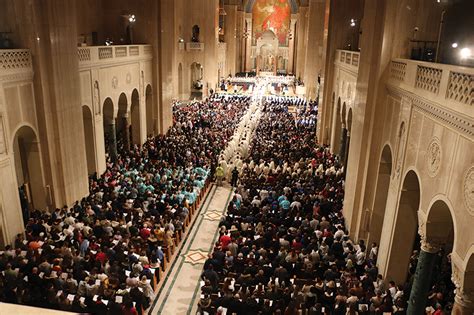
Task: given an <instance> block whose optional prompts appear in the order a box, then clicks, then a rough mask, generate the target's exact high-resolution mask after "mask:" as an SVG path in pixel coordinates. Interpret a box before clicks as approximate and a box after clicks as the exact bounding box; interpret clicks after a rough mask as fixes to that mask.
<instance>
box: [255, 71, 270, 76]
mask: <svg viewBox="0 0 474 315" xmlns="http://www.w3.org/2000/svg"><path fill="white" fill-rule="evenodd" d="M258 75H259V76H261V77H273V76H274V74H273V71H260V72H259V73H258Z"/></svg>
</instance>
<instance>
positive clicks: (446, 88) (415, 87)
mask: <svg viewBox="0 0 474 315" xmlns="http://www.w3.org/2000/svg"><path fill="white" fill-rule="evenodd" d="M390 83H391V84H392V85H395V86H398V87H399V88H401V89H404V90H408V91H409V92H412V93H414V94H417V95H420V96H422V97H423V98H426V99H428V100H431V101H433V102H436V103H438V104H441V105H443V106H446V107H449V108H450V109H453V110H456V111H459V112H462V113H464V114H469V115H473V114H474V68H466V67H460V66H453V65H445V64H439V63H430V62H423V61H415V60H408V59H394V60H392V62H391V65H390Z"/></svg>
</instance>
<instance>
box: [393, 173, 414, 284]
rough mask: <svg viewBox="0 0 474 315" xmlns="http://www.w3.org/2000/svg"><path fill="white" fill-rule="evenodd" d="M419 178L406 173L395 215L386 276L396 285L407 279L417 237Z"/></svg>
mask: <svg viewBox="0 0 474 315" xmlns="http://www.w3.org/2000/svg"><path fill="white" fill-rule="evenodd" d="M419 178H420V177H419V176H418V175H417V173H416V172H415V171H414V170H408V171H407V173H406V175H405V177H404V179H403V185H402V190H401V194H400V199H399V202H398V209H397V212H396V215H395V224H394V230H393V233H392V242H391V245H390V253H389V259H388V266H387V272H386V274H387V279H388V280H393V281H395V282H397V283H403V282H405V280H406V278H407V271H408V266H409V261H410V256H411V254H412V251H413V244H415V239H416V238H417V235H418V234H417V231H418V210H419V207H420V200H421V188H420V187H421V186H420V180H419Z"/></svg>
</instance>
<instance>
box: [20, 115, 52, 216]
mask: <svg viewBox="0 0 474 315" xmlns="http://www.w3.org/2000/svg"><path fill="white" fill-rule="evenodd" d="M12 145H13V156H14V164H15V173H16V178H17V183H18V188H19V191H20V204H21V207H22V213H23V216H24V217H25V216H26V217H28V215H29V211H31V210H34V209H39V210H46V207H47V204H48V203H47V201H46V190H45V186H44V180H43V167H42V163H41V152H40V143H39V140H38V136H37V133H36V131H35V130H34V128H33V127H32V126H29V125H27V124H23V125H21V126H19V127H18V128H17V129H16V131H15V132H14V136H13V142H12Z"/></svg>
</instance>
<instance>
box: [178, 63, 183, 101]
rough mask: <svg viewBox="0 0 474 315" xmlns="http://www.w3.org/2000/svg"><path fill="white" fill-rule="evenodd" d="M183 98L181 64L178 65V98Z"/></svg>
mask: <svg viewBox="0 0 474 315" xmlns="http://www.w3.org/2000/svg"><path fill="white" fill-rule="evenodd" d="M182 97H183V64H182V63H181V62H180V63H179V65H178V98H179V99H181V98H182Z"/></svg>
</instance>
